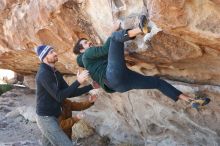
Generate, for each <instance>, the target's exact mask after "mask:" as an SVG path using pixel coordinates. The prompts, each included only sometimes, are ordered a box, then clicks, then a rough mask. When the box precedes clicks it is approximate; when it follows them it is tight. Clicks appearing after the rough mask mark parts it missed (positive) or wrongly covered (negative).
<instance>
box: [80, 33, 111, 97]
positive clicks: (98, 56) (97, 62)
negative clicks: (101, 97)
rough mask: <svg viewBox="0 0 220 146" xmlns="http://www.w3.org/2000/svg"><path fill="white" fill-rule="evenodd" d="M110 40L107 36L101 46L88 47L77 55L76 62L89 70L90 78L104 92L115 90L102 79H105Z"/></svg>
mask: <svg viewBox="0 0 220 146" xmlns="http://www.w3.org/2000/svg"><path fill="white" fill-rule="evenodd" d="M110 40H111V38H110V37H109V38H108V39H107V41H106V42H105V43H104V45H103V46H98V47H90V48H88V49H87V50H86V51H85V52H84V53H82V54H80V55H78V56H77V63H78V65H79V66H80V67H84V68H86V69H87V70H88V71H89V74H90V76H91V78H92V79H93V80H94V81H96V82H97V83H98V84H99V85H100V86H101V87H102V88H103V89H104V90H105V91H106V92H108V93H113V92H115V91H114V90H112V89H110V88H108V87H107V86H106V85H105V84H104V79H106V68H107V64H108V50H109V46H110Z"/></svg>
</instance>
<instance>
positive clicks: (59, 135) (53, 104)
mask: <svg viewBox="0 0 220 146" xmlns="http://www.w3.org/2000/svg"><path fill="white" fill-rule="evenodd" d="M36 53H37V56H38V57H39V59H40V61H41V64H40V67H39V70H38V72H37V75H36V86H37V90H36V96H37V103H36V113H37V118H36V120H37V124H38V127H39V129H40V130H41V132H42V135H43V139H42V145H44V146H46V145H57V146H58V145H59V146H72V145H73V143H72V141H71V140H70V139H69V138H68V137H67V135H66V134H65V133H64V132H63V130H62V129H61V127H60V126H59V122H58V117H59V116H60V115H61V112H62V108H61V105H62V103H63V101H64V100H65V99H66V98H70V97H75V96H80V95H82V94H84V93H87V92H89V91H90V90H91V89H93V87H92V85H88V86H84V87H82V88H79V86H80V84H82V83H83V82H84V81H85V80H86V79H87V78H88V75H89V73H88V71H86V70H84V71H82V73H79V72H78V73H77V80H76V81H75V82H73V83H72V84H71V85H70V86H69V85H68V84H67V83H66V81H65V80H64V79H63V76H62V75H61V73H60V72H59V71H57V70H56V69H55V63H56V62H57V61H58V57H57V53H56V52H55V51H54V49H53V47H51V46H49V45H41V46H38V47H37V48H36Z"/></svg>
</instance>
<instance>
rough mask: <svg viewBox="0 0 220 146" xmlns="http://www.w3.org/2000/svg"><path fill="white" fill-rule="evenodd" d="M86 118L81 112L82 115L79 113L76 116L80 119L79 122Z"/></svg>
mask: <svg viewBox="0 0 220 146" xmlns="http://www.w3.org/2000/svg"><path fill="white" fill-rule="evenodd" d="M84 117H85V113H84V112H80V113H78V114H77V115H76V118H77V119H79V120H81V119H83V118H84Z"/></svg>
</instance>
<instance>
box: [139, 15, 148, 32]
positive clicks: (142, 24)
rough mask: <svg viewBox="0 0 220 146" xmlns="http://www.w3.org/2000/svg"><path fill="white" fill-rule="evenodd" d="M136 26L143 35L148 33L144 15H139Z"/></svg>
mask: <svg viewBox="0 0 220 146" xmlns="http://www.w3.org/2000/svg"><path fill="white" fill-rule="evenodd" d="M138 26H139V28H140V29H141V31H142V32H143V33H144V34H146V33H148V32H150V28H149V27H148V20H147V17H146V16H145V15H141V17H140V22H139V25H138Z"/></svg>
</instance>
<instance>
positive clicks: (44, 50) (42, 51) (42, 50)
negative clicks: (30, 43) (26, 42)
mask: <svg viewBox="0 0 220 146" xmlns="http://www.w3.org/2000/svg"><path fill="white" fill-rule="evenodd" d="M51 50H53V48H52V47H51V46H49V45H41V46H38V47H37V48H35V52H36V53H37V56H38V57H39V59H40V61H41V62H43V59H44V58H45V57H46V56H47V54H48V53H49V52H50V51H51Z"/></svg>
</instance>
